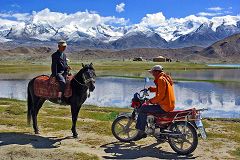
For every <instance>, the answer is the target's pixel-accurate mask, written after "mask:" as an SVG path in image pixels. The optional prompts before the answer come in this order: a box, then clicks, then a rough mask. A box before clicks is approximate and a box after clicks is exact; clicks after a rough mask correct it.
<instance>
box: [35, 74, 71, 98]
mask: <svg viewBox="0 0 240 160" xmlns="http://www.w3.org/2000/svg"><path fill="white" fill-rule="evenodd" d="M72 79H73V76H72V75H71V76H67V78H66V87H65V92H64V97H66V98H68V97H71V96H72V87H71V85H70V82H71V80H72ZM33 86H34V94H35V95H36V96H38V97H41V98H47V99H54V98H57V96H58V92H60V85H59V82H58V81H57V79H56V78H55V77H52V76H51V77H49V76H47V75H42V76H39V77H37V78H36V79H35V80H34V85H33Z"/></svg>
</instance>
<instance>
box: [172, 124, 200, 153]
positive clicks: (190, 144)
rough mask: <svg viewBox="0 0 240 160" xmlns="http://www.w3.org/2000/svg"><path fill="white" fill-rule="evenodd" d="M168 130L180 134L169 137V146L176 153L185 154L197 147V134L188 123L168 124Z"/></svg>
mask: <svg viewBox="0 0 240 160" xmlns="http://www.w3.org/2000/svg"><path fill="white" fill-rule="evenodd" d="M169 130H170V131H172V132H173V133H176V134H181V135H182V136H180V137H169V144H170V146H171V148H172V149H173V150H174V151H175V152H177V153H178V154H180V155H187V154H190V153H192V152H193V151H194V150H195V149H196V148H197V145H198V135H197V132H196V129H195V128H194V127H193V126H192V125H191V124H190V123H188V122H187V123H186V122H176V123H173V124H172V125H171V126H170V128H169Z"/></svg>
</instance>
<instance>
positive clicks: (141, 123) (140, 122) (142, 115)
mask: <svg viewBox="0 0 240 160" xmlns="http://www.w3.org/2000/svg"><path fill="white" fill-rule="evenodd" d="M147 113H158V114H162V113H166V112H165V111H164V110H163V109H162V108H161V107H160V106H159V105H148V106H143V107H141V108H140V109H139V114H138V118H137V124H136V129H139V130H142V131H145V126H146V125H147Z"/></svg>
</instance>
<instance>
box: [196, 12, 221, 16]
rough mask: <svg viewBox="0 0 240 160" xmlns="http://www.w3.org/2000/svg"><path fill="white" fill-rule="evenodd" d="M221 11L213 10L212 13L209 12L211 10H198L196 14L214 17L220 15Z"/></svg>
mask: <svg viewBox="0 0 240 160" xmlns="http://www.w3.org/2000/svg"><path fill="white" fill-rule="evenodd" d="M222 14H223V13H221V12H214V13H211V12H199V13H198V14H197V15H198V16H203V17H205V16H209V17H214V16H219V15H222Z"/></svg>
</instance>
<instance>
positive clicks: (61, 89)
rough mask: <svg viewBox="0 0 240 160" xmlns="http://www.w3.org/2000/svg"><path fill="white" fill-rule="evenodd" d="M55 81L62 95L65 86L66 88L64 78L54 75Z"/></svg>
mask: <svg viewBox="0 0 240 160" xmlns="http://www.w3.org/2000/svg"><path fill="white" fill-rule="evenodd" d="M56 79H57V80H58V82H59V84H60V91H61V92H62V93H64V91H65V86H66V79H65V77H64V75H62V74H57V75H56Z"/></svg>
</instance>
